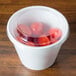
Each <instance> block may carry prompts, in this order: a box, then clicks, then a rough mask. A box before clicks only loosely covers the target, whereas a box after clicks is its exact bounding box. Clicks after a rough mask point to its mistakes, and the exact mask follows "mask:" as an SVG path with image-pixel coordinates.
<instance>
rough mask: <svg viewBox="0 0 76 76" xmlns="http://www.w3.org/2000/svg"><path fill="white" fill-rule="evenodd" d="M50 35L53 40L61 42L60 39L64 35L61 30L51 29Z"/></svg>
mask: <svg viewBox="0 0 76 76" xmlns="http://www.w3.org/2000/svg"><path fill="white" fill-rule="evenodd" d="M48 33H49V34H50V36H51V37H52V39H55V40H59V38H60V37H61V35H62V32H61V30H60V29H58V28H51V29H50V30H49V32H48Z"/></svg>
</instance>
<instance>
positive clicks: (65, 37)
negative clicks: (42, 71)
mask: <svg viewBox="0 0 76 76" xmlns="http://www.w3.org/2000/svg"><path fill="white" fill-rule="evenodd" d="M31 8H44V9H48V10H50V9H52V10H53V11H55V12H57V13H58V14H60V16H62V17H63V18H64V20H65V22H66V24H67V33H66V34H65V35H64V36H62V37H61V38H60V39H59V40H58V41H57V42H55V43H53V44H49V45H46V46H35V47H34V46H29V45H25V44H23V43H21V42H19V41H18V40H16V39H15V38H14V37H13V36H12V34H11V33H10V30H9V26H10V25H9V23H10V21H11V20H12V18H13V17H14V16H15V15H16V14H18V13H20V12H21V11H23V10H26V9H31ZM68 35H69V24H68V21H67V19H66V18H65V16H64V15H63V14H62V13H61V12H59V11H58V10H56V9H54V8H51V7H47V6H36V5H35V6H28V7H24V8H22V9H20V10H18V11H16V12H15V13H14V14H13V15H12V16H11V17H10V18H9V20H8V22H7V36H8V38H9V39H10V40H11V41H12V42H13V43H17V44H20V45H22V46H26V47H28V48H47V47H52V46H55V45H58V44H60V43H61V44H62V43H64V41H66V39H67V37H68ZM9 36H10V37H9Z"/></svg>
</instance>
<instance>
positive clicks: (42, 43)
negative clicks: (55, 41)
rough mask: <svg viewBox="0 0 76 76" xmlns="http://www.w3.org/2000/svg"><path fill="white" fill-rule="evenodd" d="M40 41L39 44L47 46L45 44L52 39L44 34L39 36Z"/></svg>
mask: <svg viewBox="0 0 76 76" xmlns="http://www.w3.org/2000/svg"><path fill="white" fill-rule="evenodd" d="M38 42H39V45H42V46H45V45H48V44H50V42H51V41H50V40H49V38H48V37H47V36H45V35H44V36H41V37H39V39H38Z"/></svg>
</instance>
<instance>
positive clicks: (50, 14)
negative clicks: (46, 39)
mask: <svg viewBox="0 0 76 76" xmlns="http://www.w3.org/2000/svg"><path fill="white" fill-rule="evenodd" d="M36 21H38V22H39V21H40V22H44V23H46V24H48V25H51V27H57V28H59V29H61V31H62V37H61V38H60V40H59V41H57V42H56V43H54V44H50V45H47V46H41V47H33V46H28V45H24V44H22V43H20V42H19V41H17V40H16V39H15V30H16V27H17V24H18V23H19V24H21V23H26V24H28V23H31V22H36ZM68 33H69V26H68V22H67V20H66V18H65V17H64V16H63V15H62V14H61V13H60V12H59V11H57V10H56V9H53V8H50V7H46V6H30V7H25V8H23V9H20V10H18V11H17V12H15V13H14V14H13V15H12V16H11V17H10V19H9V21H8V23H7V35H8V37H9V39H10V41H11V42H12V43H13V45H14V47H15V49H16V51H17V54H18V56H19V58H20V60H21V62H22V64H23V65H24V66H25V67H27V68H29V69H32V70H43V69H46V68H48V67H50V66H52V65H53V63H54V62H55V60H56V58H57V55H58V53H59V50H60V48H61V46H62V44H63V43H64V41H65V40H66V39H67V37H68Z"/></svg>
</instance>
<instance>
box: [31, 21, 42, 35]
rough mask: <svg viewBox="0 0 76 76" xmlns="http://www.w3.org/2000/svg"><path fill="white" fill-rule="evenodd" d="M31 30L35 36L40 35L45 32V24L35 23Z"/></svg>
mask: <svg viewBox="0 0 76 76" xmlns="http://www.w3.org/2000/svg"><path fill="white" fill-rule="evenodd" d="M31 29H32V31H33V33H34V34H36V35H40V34H41V32H42V31H43V24H42V23H40V22H35V23H33V24H32V25H31Z"/></svg>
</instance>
